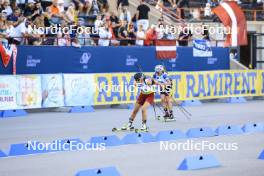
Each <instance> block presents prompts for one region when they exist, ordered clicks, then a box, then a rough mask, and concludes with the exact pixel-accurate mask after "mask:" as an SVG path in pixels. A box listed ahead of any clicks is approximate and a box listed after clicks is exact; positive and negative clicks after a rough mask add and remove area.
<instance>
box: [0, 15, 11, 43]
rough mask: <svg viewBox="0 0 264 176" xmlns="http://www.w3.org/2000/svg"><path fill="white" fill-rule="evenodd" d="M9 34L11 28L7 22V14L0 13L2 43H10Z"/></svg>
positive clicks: (0, 38)
mask: <svg viewBox="0 0 264 176" xmlns="http://www.w3.org/2000/svg"><path fill="white" fill-rule="evenodd" d="M8 33H9V26H8V24H7V21H6V14H3V13H0V41H1V42H2V43H6V44H7V43H8V41H7V39H6V38H7V36H8Z"/></svg>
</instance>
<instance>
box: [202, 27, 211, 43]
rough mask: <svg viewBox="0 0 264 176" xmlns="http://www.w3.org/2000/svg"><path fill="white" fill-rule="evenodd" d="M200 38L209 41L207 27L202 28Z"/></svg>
mask: <svg viewBox="0 0 264 176" xmlns="http://www.w3.org/2000/svg"><path fill="white" fill-rule="evenodd" d="M202 39H204V40H208V41H210V34H209V30H208V28H207V27H204V28H203V32H202Z"/></svg>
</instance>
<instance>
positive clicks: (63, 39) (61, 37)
mask: <svg viewBox="0 0 264 176" xmlns="http://www.w3.org/2000/svg"><path fill="white" fill-rule="evenodd" d="M55 45H56V44H55ZM57 46H70V37H69V35H67V34H62V33H58V34H57Z"/></svg>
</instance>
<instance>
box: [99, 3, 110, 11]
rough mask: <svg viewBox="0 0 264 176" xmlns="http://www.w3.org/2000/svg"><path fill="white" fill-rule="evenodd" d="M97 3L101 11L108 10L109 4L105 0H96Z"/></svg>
mask: <svg viewBox="0 0 264 176" xmlns="http://www.w3.org/2000/svg"><path fill="white" fill-rule="evenodd" d="M98 4H99V6H100V10H101V11H106V12H108V10H109V4H108V1H107V0H98Z"/></svg>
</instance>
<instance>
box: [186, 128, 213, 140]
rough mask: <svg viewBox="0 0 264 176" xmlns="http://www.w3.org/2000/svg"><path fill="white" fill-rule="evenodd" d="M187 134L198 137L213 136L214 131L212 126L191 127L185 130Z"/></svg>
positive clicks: (190, 136)
mask: <svg viewBox="0 0 264 176" xmlns="http://www.w3.org/2000/svg"><path fill="white" fill-rule="evenodd" d="M186 134H187V136H188V137H189V138H200V137H213V136H215V132H214V130H213V129H212V128H209V127H204V128H191V129H189V130H188V131H187V133H186Z"/></svg>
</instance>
